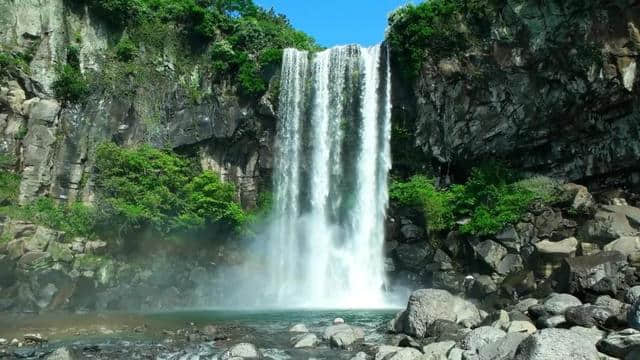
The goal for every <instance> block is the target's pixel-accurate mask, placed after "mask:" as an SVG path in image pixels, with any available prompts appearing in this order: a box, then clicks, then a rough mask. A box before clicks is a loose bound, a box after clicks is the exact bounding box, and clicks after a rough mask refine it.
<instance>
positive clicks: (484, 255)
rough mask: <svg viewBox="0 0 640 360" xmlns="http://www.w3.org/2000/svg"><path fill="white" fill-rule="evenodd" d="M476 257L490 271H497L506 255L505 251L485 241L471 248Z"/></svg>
mask: <svg viewBox="0 0 640 360" xmlns="http://www.w3.org/2000/svg"><path fill="white" fill-rule="evenodd" d="M473 250H474V251H475V253H476V256H478V258H480V260H482V261H483V262H484V263H485V264H487V265H488V266H489V267H490V268H491V269H493V270H497V269H498V266H499V265H500V261H501V260H502V258H504V257H505V255H507V252H508V251H507V249H506V248H505V247H504V246H502V245H500V244H499V243H497V242H495V241H493V240H485V241H483V242H481V243H479V244H477V245H475V246H474V247H473Z"/></svg>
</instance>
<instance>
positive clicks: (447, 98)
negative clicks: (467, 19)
mask: <svg viewBox="0 0 640 360" xmlns="http://www.w3.org/2000/svg"><path fill="white" fill-rule="evenodd" d="M505 3H506V6H505V7H504V8H503V10H502V11H501V13H500V16H498V17H496V19H495V20H494V23H493V26H492V35H491V36H490V38H489V39H487V42H486V43H485V45H483V46H481V47H473V48H472V49H469V50H468V51H467V52H466V53H461V54H455V56H454V57H452V58H448V59H443V60H440V61H437V60H430V61H427V62H426V64H425V65H424V67H423V69H422V71H421V74H420V76H419V77H418V79H417V82H416V84H415V98H414V99H413V100H414V101H415V102H414V103H413V105H415V112H416V114H415V128H416V133H415V141H416V144H417V145H419V147H421V148H422V150H423V151H424V153H425V155H426V156H427V158H429V159H431V162H432V163H434V164H435V167H436V168H438V167H439V168H441V169H442V171H441V172H442V175H449V174H448V173H445V172H446V171H459V172H464V169H468V168H469V167H471V166H473V165H475V164H477V163H478V161H481V160H485V159H495V158H502V159H506V160H508V161H510V162H511V163H512V164H513V165H514V166H515V167H517V168H521V169H523V170H526V171H531V172H537V173H542V174H546V175H552V176H557V177H560V178H565V179H568V180H587V179H591V178H602V177H609V179H608V180H610V181H611V180H617V181H621V182H627V183H636V184H637V182H638V180H639V178H638V176H637V160H638V159H639V158H640V140H638V139H639V138H640V137H639V136H638V135H640V125H639V124H640V121H639V120H640V112H639V111H638V108H639V105H640V100H639V99H640V97H639V96H638V94H639V93H640V89H639V84H638V77H637V76H636V70H635V67H636V65H635V64H636V63H637V61H638V51H639V50H640V49H639V48H638V47H637V46H638V45H636V44H637V36H638V35H637V34H638V32H637V28H638V26H639V24H640V7H639V6H638V5H637V4H635V5H630V4H631V3H632V2H626V1H625V2H618V4H614V2H612V1H606V2H605V3H604V4H600V3H599V4H598V5H597V8H596V9H592V8H591V7H590V6H589V5H585V6H582V5H580V6H577V4H576V3H574V2H567V1H559V0H558V1H555V0H554V1H547V2H545V3H544V4H540V3H539V2H535V1H527V0H508V1H505ZM581 4H582V3H581ZM594 6H596V5H594ZM454 65H455V66H454ZM398 70H399V69H398ZM405 100H406V99H405ZM398 101H399V102H401V101H400V100H399V99H398ZM406 105H407V104H406V102H401V103H399V104H397V106H396V111H399V110H398V109H399V108H400V107H401V106H406ZM408 116H410V115H408ZM454 175H455V174H454ZM612 178H615V179H612Z"/></svg>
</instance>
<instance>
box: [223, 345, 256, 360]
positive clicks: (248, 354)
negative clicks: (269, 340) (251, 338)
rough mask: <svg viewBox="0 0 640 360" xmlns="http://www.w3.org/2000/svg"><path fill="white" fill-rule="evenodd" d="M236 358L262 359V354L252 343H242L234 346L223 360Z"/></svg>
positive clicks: (224, 354)
mask: <svg viewBox="0 0 640 360" xmlns="http://www.w3.org/2000/svg"><path fill="white" fill-rule="evenodd" d="M235 358H240V359H262V353H261V352H260V351H259V350H258V348H257V347H256V346H255V345H253V344H250V343H240V344H236V345H234V346H232V347H231V348H229V349H228V350H227V351H225V352H224V353H223V354H222V356H221V358H220V359H221V360H231V359H235Z"/></svg>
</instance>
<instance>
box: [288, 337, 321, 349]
mask: <svg viewBox="0 0 640 360" xmlns="http://www.w3.org/2000/svg"><path fill="white" fill-rule="evenodd" d="M319 343H320V339H318V337H317V336H316V335H315V334H301V335H298V336H294V337H293V338H291V344H292V345H293V347H294V348H296V349H299V348H311V347H315V346H316V345H318V344H319Z"/></svg>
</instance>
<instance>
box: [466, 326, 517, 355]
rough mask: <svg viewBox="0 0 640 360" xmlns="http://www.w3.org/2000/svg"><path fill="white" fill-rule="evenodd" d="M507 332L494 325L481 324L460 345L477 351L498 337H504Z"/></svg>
mask: <svg viewBox="0 0 640 360" xmlns="http://www.w3.org/2000/svg"><path fill="white" fill-rule="evenodd" d="M505 335H506V333H505V332H504V331H502V330H500V329H496V328H494V327H493V326H481V327H479V328H475V329H473V330H471V331H470V332H469V333H468V334H467V335H465V336H464V338H462V341H460V347H461V348H462V349H464V350H469V351H472V352H475V353H477V351H478V349H480V348H481V347H483V346H485V345H487V344H490V343H494V342H496V341H497V340H498V339H501V338H503V337H504V336H505Z"/></svg>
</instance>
